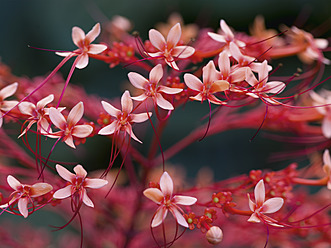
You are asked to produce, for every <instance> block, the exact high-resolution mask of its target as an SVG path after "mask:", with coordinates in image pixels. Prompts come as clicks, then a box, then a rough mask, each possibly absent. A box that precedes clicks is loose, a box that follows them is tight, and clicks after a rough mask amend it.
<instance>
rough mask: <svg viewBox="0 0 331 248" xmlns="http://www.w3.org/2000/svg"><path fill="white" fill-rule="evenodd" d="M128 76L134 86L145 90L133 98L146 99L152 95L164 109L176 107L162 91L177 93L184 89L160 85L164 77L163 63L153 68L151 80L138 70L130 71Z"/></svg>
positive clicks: (150, 75)
mask: <svg viewBox="0 0 331 248" xmlns="http://www.w3.org/2000/svg"><path fill="white" fill-rule="evenodd" d="M128 77H129V80H130V82H131V83H132V85H133V86H135V87H136V88H138V89H141V90H144V93H143V94H141V95H139V96H136V97H131V98H132V99H133V100H136V101H144V100H146V99H147V98H148V97H151V98H152V99H153V101H154V102H155V104H156V105H158V106H159V107H160V108H163V109H167V110H173V109H174V107H173V106H172V104H171V103H170V102H169V101H167V100H166V99H164V97H163V96H162V94H161V93H165V94H177V93H180V92H182V91H183V89H180V88H170V87H167V86H163V85H158V83H159V82H160V80H161V79H162V77H163V69H162V65H161V64H158V65H156V66H155V67H154V68H153V69H152V70H151V72H150V73H149V80H147V79H146V78H144V77H143V76H141V75H140V74H138V73H136V72H130V73H129V74H128Z"/></svg>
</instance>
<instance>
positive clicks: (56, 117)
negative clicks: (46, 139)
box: [49, 107, 67, 130]
mask: <svg viewBox="0 0 331 248" xmlns="http://www.w3.org/2000/svg"><path fill="white" fill-rule="evenodd" d="M49 118H50V119H51V121H52V123H53V124H54V125H55V126H56V127H57V128H59V129H61V130H64V129H65V128H66V125H67V121H66V119H65V118H64V116H63V115H62V114H61V113H60V111H59V110H58V109H56V108H53V107H51V108H50V109H49Z"/></svg>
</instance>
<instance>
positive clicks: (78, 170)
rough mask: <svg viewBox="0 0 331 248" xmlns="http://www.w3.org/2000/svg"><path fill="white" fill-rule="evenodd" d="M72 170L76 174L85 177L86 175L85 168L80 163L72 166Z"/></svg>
mask: <svg viewBox="0 0 331 248" xmlns="http://www.w3.org/2000/svg"><path fill="white" fill-rule="evenodd" d="M74 172H75V173H76V175H77V176H79V177H82V178H85V177H86V176H87V172H86V170H85V169H84V168H83V166H81V165H80V164H78V165H76V166H75V168H74Z"/></svg>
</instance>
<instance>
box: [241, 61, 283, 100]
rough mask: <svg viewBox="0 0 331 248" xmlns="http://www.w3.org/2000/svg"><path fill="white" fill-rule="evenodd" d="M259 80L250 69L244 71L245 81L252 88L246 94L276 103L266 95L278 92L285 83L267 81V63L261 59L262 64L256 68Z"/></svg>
mask: <svg viewBox="0 0 331 248" xmlns="http://www.w3.org/2000/svg"><path fill="white" fill-rule="evenodd" d="M258 76H259V80H257V79H256V77H255V75H254V74H253V72H252V71H251V70H247V71H246V81H247V83H249V84H250V85H251V86H252V87H253V90H250V91H249V93H247V95H249V96H251V97H254V98H262V99H264V100H266V101H268V102H270V103H272V104H277V103H278V102H277V101H276V100H274V99H273V98H272V97H270V96H268V95H266V94H268V93H270V94H274V95H275V94H279V93H281V92H282V91H283V90H284V89H285V86H286V85H285V83H283V82H280V81H272V82H268V64H267V61H266V60H265V61H263V62H262V65H261V66H260V68H259V70H258Z"/></svg>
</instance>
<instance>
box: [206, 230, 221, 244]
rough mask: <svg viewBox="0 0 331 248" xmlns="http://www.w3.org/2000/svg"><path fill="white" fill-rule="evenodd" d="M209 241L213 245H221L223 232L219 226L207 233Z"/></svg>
mask: <svg viewBox="0 0 331 248" xmlns="http://www.w3.org/2000/svg"><path fill="white" fill-rule="evenodd" d="M206 239H207V241H208V242H209V243H210V244H212V245H217V244H219V243H220V242H221V241H222V239H223V231H222V229H221V228H219V227H218V226H212V227H211V228H210V229H209V230H208V231H207V233H206Z"/></svg>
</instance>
